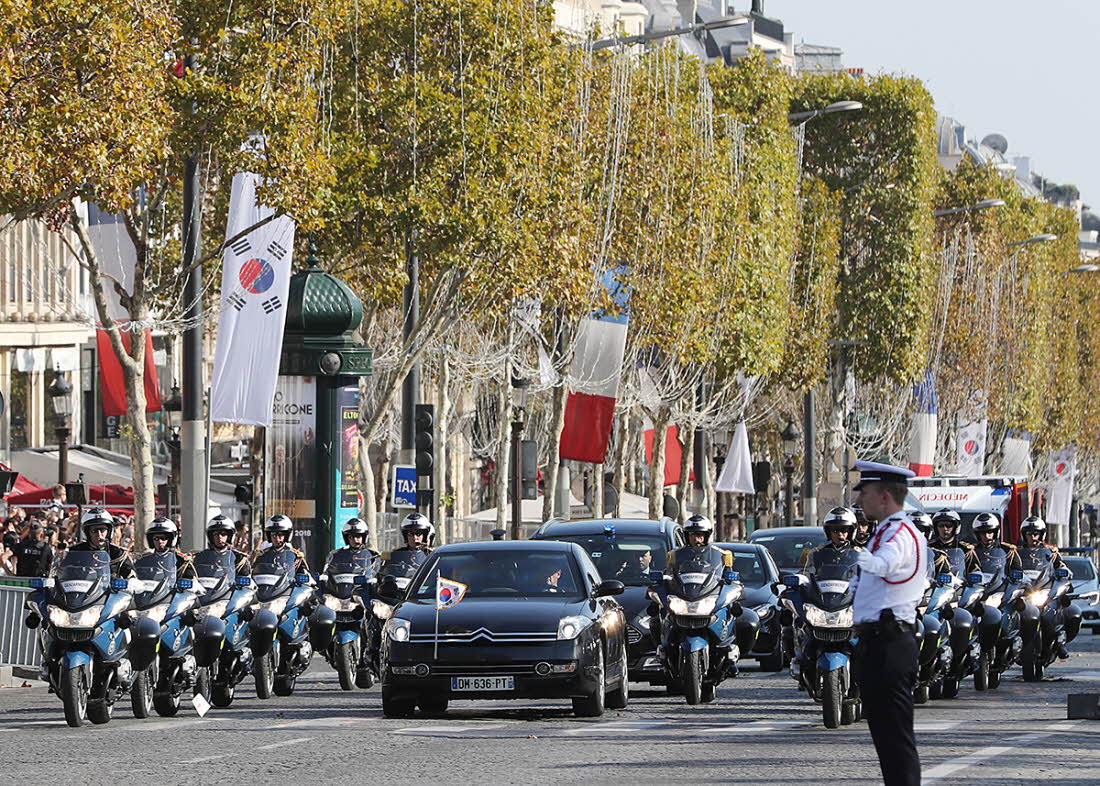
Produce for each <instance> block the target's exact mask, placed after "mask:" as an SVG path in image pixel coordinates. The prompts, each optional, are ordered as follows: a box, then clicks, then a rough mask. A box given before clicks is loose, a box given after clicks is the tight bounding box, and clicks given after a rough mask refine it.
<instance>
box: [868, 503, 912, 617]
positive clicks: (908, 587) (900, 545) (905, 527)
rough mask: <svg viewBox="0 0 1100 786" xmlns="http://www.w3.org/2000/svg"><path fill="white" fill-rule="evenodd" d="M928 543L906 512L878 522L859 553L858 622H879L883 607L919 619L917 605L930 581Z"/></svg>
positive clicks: (901, 615)
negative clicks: (928, 578) (926, 562)
mask: <svg viewBox="0 0 1100 786" xmlns="http://www.w3.org/2000/svg"><path fill="white" fill-rule="evenodd" d="M927 554H928V543H927V541H926V540H925V539H924V535H922V534H921V533H920V531H919V530H918V529H917V528H916V527H914V526H913V524H912V523H911V522H910V521H909V517H908V516H906V515H905V514H904V513H900V512H899V513H895V514H894V515H892V516H890V517H889V518H887V519H886V520H885V521H882V522H880V523H879V525H878V527H877V528H876V529H875V532H874V534H873V535H872V536H871V540H870V542H869V543H868V544H867V546H866V547H865V548H864V550H863V551H862V552H860V555H859V567H860V576H859V581H858V584H857V585H856V594H855V600H854V602H853V604H852V610H853V613H854V615H855V621H856V623H857V624H858V623H860V622H878V619H879V614H880V613H881V612H882V611H883V610H884V609H893V610H894V617H895V618H896V619H899V620H903V621H905V622H909V623H915V622H916V619H917V604H918V603H920V600H921V597H922V596H923V595H924V585H925V581H926V580H927V568H926V566H925V564H924V563H925V561H926V560H927Z"/></svg>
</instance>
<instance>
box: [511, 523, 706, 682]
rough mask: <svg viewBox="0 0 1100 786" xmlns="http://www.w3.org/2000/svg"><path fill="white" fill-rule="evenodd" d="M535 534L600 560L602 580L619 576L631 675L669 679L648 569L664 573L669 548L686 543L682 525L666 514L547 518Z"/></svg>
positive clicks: (644, 679) (642, 678) (643, 679)
mask: <svg viewBox="0 0 1100 786" xmlns="http://www.w3.org/2000/svg"><path fill="white" fill-rule="evenodd" d="M531 538H532V540H560V541H567V542H569V543H576V544H577V545H578V546H580V547H581V548H583V549H584V550H585V552H586V553H587V554H588V556H589V557H590V558H591V559H592V561H593V562H594V563H595V564H596V568H597V569H598V570H599V571H600V576H601V577H602V578H605V579H618V580H619V581H621V582H622V583H623V584H625V585H626V590H625V591H624V592H623V594H622V595H620V596H619V597H618V601H619V604H620V605H621V606H622V607H623V611H624V612H626V621H627V629H626V640H627V644H628V647H629V649H628V653H629V654H628V661H629V664H630V679H632V680H634V681H635V682H648V683H649V684H651V685H663V684H665V683H666V682H667V677H666V675H665V671H664V669H663V668H662V666H661V661H660V659H658V657H657V644H656V642H654V641H653V637H652V636H651V635H650V631H649V604H650V601H649V599H648V598H647V597H646V592H647V591H648V589H649V585H650V584H651V583H652V582H651V579H650V575H649V574H650V571H653V570H660V571H663V570H664V569H665V560H666V555H667V554H668V552H670V551H675V550H676V549H678V548H680V546H682V545H684V533H683V531H682V530H681V528H680V525H679V524H677V523H676V522H675V521H673V520H672V519H668V518H665V519H661V520H659V521H653V520H648V519H586V520H579V521H549V522H547V523H546V524H543V525H542V526H541V527H539V528H538V531H537V532H535V534H534V535H532V536H531Z"/></svg>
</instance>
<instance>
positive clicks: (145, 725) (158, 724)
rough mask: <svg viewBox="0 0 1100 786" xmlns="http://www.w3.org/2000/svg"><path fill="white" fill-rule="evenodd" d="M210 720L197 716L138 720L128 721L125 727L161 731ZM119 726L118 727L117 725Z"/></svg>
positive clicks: (136, 729) (135, 729) (131, 729)
mask: <svg viewBox="0 0 1100 786" xmlns="http://www.w3.org/2000/svg"><path fill="white" fill-rule="evenodd" d="M209 722H210V721H209V720H204V719H202V718H195V719H193V720H174V719H169V720H162V721H153V722H151V723H150V722H146V721H142V720H138V721H137V722H136V723H128V724H127V725H126V726H125V727H124V729H125V730H126V731H161V730H163V729H181V728H183V727H184V726H198V725H199V724H202V723H209ZM116 728H117V727H116Z"/></svg>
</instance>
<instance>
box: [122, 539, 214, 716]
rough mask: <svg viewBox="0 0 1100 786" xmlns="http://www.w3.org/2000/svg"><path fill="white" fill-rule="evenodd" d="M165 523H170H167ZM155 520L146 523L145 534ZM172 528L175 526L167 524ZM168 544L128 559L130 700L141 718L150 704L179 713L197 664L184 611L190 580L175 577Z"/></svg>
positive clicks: (192, 595)
mask: <svg viewBox="0 0 1100 786" xmlns="http://www.w3.org/2000/svg"><path fill="white" fill-rule="evenodd" d="M169 524H171V522H169ZM156 527H157V522H153V524H152V525H151V526H150V533H149V537H150V539H151V538H152V533H154V532H155V531H156ZM172 530H173V531H174V530H175V525H172ZM176 563H177V556H176V552H175V550H174V549H170V550H168V551H164V552H159V553H158V552H156V551H151V552H148V553H147V554H143V555H142V556H141V557H139V558H138V559H137V561H135V562H134V577H133V578H132V579H130V588H131V589H132V590H133V594H134V608H133V609H131V610H130V612H129V615H130V618H131V619H132V620H133V626H132V633H133V640H132V641H131V643H130V662H131V665H132V666H133V669H134V684H133V687H132V688H131V690H130V703H131V705H132V707H133V710H134V716H135V717H138V718H147V717H149V716H150V715H151V714H152V711H153V710H154V709H156V711H157V714H158V715H161V716H163V717H172V716H174V715H175V714H176V713H177V712H179V708H180V701H181V699H182V697H183V694H184V692H186V691H190V690H191V689H192V688H193V687H194V685H195V676H196V672H197V667H196V665H195V656H194V654H193V653H192V649H193V644H194V639H193V637H192V631H191V623H192V621H193V618H192V617H191V615H190V614H189V613H188V612H190V611H191V609H193V608H194V607H195V606H196V605H197V604H198V599H199V596H198V594H197V592H196V591H195V589H194V586H193V581H192V580H191V579H187V578H181V579H178V580H177V578H176V571H177V564H176Z"/></svg>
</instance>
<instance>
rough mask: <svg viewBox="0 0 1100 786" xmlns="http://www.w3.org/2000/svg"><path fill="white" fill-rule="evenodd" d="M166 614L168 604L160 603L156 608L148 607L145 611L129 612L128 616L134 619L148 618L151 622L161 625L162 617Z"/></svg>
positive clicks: (162, 622)
mask: <svg viewBox="0 0 1100 786" xmlns="http://www.w3.org/2000/svg"><path fill="white" fill-rule="evenodd" d="M167 614H168V604H167V603H161V604H159V605H156V606H150V607H149V608H147V609H141V610H134V611H131V612H130V616H131V617H133V618H134V619H137V618H138V617H148V618H149V619H151V620H152V621H153V622H156V623H158V624H161V625H163V624H164V617H165V616H166V615H167Z"/></svg>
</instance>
